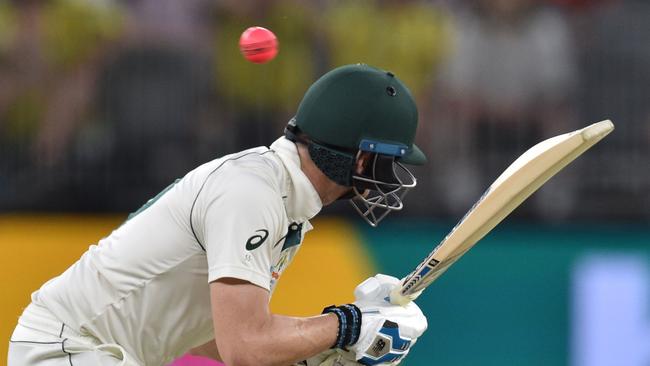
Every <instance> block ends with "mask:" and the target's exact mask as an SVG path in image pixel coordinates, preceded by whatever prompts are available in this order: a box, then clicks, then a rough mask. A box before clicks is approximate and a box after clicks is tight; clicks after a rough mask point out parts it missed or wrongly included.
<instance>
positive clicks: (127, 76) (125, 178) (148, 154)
mask: <svg viewBox="0 0 650 366" xmlns="http://www.w3.org/2000/svg"><path fill="white" fill-rule="evenodd" d="M125 9H126V10H127V11H128V18H127V21H126V32H125V36H124V37H123V39H122V42H121V43H120V45H119V47H118V48H117V49H115V50H114V52H113V54H112V55H111V57H108V58H107V60H106V66H105V67H104V68H103V69H102V71H101V79H100V80H101V81H100V85H99V93H100V96H99V98H98V107H99V118H100V120H101V125H102V128H103V130H102V134H103V135H104V136H109V137H111V146H110V153H109V156H108V161H107V162H108V166H102V165H99V166H95V168H98V169H100V171H101V172H107V173H110V174H111V175H112V176H111V177H110V178H109V177H106V176H104V175H98V178H99V180H98V181H96V182H95V184H96V185H101V184H102V182H103V181H105V180H106V179H107V178H108V179H111V180H112V184H111V187H110V192H108V194H107V195H105V196H106V197H109V198H108V202H107V205H108V208H109V209H111V210H123V211H128V210H131V209H133V208H135V207H137V206H136V205H137V203H136V202H142V201H143V200H145V199H147V197H150V196H152V195H153V194H154V193H155V192H157V191H158V190H160V189H161V188H162V187H165V186H166V185H168V184H169V183H170V182H172V181H173V180H174V179H175V178H178V177H179V176H180V175H182V174H183V173H184V172H185V171H186V170H187V169H190V168H191V167H193V166H195V165H196V164H198V162H199V161H203V160H206V159H211V158H214V157H216V156H219V155H221V154H222V153H223V152H224V151H223V149H222V147H221V144H220V143H219V139H218V138H217V136H218V135H219V134H218V133H215V127H218V126H219V122H220V121H214V120H209V119H212V118H215V116H214V113H213V111H212V107H213V106H212V105H211V104H212V102H213V101H212V99H211V98H212V97H213V95H212V87H211V86H212V85H211V84H210V81H211V80H212V79H213V73H212V63H211V57H212V52H211V48H210V46H211V44H212V31H211V29H212V28H211V20H212V19H211V18H210V14H211V9H212V5H211V2H210V1H206V0H190V1H180V2H179V1H160V0H155V1H154V0H138V1H128V2H125ZM215 119H216V118H215ZM207 120H209V121H207ZM203 137H206V138H208V137H209V138H212V140H211V141H210V140H204V139H203ZM222 141H225V139H222ZM208 145H209V146H208ZM89 147H91V148H92V146H91V145H89ZM96 163H100V164H101V163H102V160H101V159H99V160H98V161H97V162H96Z"/></svg>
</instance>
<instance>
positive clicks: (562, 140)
mask: <svg viewBox="0 0 650 366" xmlns="http://www.w3.org/2000/svg"><path fill="white" fill-rule="evenodd" d="M613 129H614V124H613V123H612V122H611V121H610V120H605V121H601V122H598V123H594V124H592V125H590V126H587V127H585V128H582V129H580V130H577V131H573V132H569V133H566V134H563V135H559V136H555V137H552V138H549V139H547V140H544V141H542V142H540V143H538V144H537V145H535V146H533V147H531V148H530V149H529V150H528V151H526V152H525V153H523V154H522V155H521V156H520V157H519V158H517V160H515V161H514V162H513V163H512V164H511V165H510V166H509V167H508V168H507V169H506V170H505V171H504V172H503V173H502V174H501V175H500V176H499V177H498V178H497V179H496V180H495V181H494V182H493V183H492V184H491V185H490V187H489V188H488V189H487V190H486V191H485V193H483V195H482V196H481V198H479V200H478V201H477V202H476V203H475V204H474V205H473V206H472V208H470V210H469V211H468V212H467V213H466V214H465V216H463V218H462V219H461V220H460V221H459V222H458V224H456V226H455V227H454V228H453V229H452V230H451V232H449V234H447V236H446V237H445V238H444V239H443V240H442V241H441V242H440V243H439V244H438V245H437V246H436V247H435V249H434V250H433V251H432V252H431V253H430V254H429V255H428V256H427V258H426V259H425V260H424V261H422V263H420V265H418V266H417V267H416V269H415V270H414V271H413V272H411V274H409V275H408V276H406V277H404V278H403V279H402V281H401V283H402V285H401V287H397V288H396V289H395V290H394V291H393V293H392V294H391V302H393V303H395V304H405V303H407V302H409V301H411V300H413V299H414V298H415V297H417V296H419V294H420V293H421V292H422V290H424V289H425V288H426V287H427V286H428V285H429V284H431V283H432V282H433V281H435V280H436V279H437V278H438V277H440V275H442V274H443V273H444V272H445V271H446V270H447V268H449V267H450V266H451V265H452V264H454V263H455V262H456V261H457V260H458V259H459V258H460V257H462V256H463V254H465V253H466V252H467V251H468V250H469V249H471V248H472V247H473V246H474V244H476V243H477V242H478V241H479V240H481V238H483V237H484V236H485V235H486V234H487V233H488V232H490V230H492V229H493V228H494V227H495V226H496V225H497V224H499V222H501V221H502V220H503V219H504V218H505V217H506V216H508V215H509V214H510V213H511V212H512V211H513V210H514V209H515V208H517V207H518V206H519V205H520V204H521V203H522V202H523V201H524V200H526V198H528V197H529V196H530V195H531V194H533V193H534V192H535V191H537V190H538V189H539V188H540V187H541V186H542V185H543V184H544V183H546V181H548V180H549V179H550V178H551V177H553V176H554V175H555V174H557V173H558V172H559V171H560V170H562V169H563V168H564V167H566V166H567V165H568V164H569V163H571V162H572V161H573V160H574V159H576V158H577V157H578V156H580V155H581V154H582V153H584V152H585V151H587V150H588V149H589V148H590V147H592V146H593V145H594V144H596V143H597V142H598V141H600V140H601V139H603V138H604V137H605V136H607V134H609V133H610V132H611V131H612V130H613Z"/></svg>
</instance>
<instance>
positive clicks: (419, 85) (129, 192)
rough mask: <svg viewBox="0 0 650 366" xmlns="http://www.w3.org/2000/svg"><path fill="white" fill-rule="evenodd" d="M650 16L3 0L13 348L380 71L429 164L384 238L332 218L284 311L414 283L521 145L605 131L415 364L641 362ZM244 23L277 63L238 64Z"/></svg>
mask: <svg viewBox="0 0 650 366" xmlns="http://www.w3.org/2000/svg"><path fill="white" fill-rule="evenodd" d="M649 20H650V3H648V2H647V1H644V0H609V1H606V0H602V1H595V0H593V1H589V0H554V1H551V0H548V1H542V0H499V1H493V0H464V1H442V0H437V1H435V0H430V1H414V0H410V1H397V0H393V1H391V0H381V1H380V0H375V1H372V0H364V1H355V2H346V1H324V0H321V1H316V0H314V1H306V0H304V1H299V0H278V1H253V0H224V1H211V0H184V1H178V0H136V1H118V0H115V1H111V0H0V246H1V248H2V250H3V255H2V256H1V257H0V271H2V278H3V280H2V281H3V285H2V288H3V294H4V299H3V301H2V309H1V311H0V314H1V315H0V316H1V319H0V324H1V326H0V336H1V337H2V338H3V339H6V340H8V338H9V335H10V333H11V330H12V328H13V326H14V325H15V322H16V319H17V317H18V315H19V314H20V311H21V309H22V308H23V307H24V306H25V305H26V304H27V303H28V302H29V294H30V293H31V292H32V291H33V290H35V289H37V288H38V286H39V285H40V284H42V283H43V282H44V281H45V280H47V279H49V278H51V277H52V276H55V275H56V274H58V273H60V272H61V271H62V270H64V269H65V268H66V267H67V266H69V265H70V264H71V263H72V262H73V261H74V260H76V258H78V257H79V255H80V254H81V253H82V252H83V251H84V250H85V249H86V248H87V247H88V245H90V244H92V243H95V242H96V241H97V240H98V239H99V238H101V237H102V236H105V235H107V234H108V233H110V231H111V229H112V228H114V227H116V226H117V225H119V223H120V222H121V221H122V220H123V219H124V218H125V217H126V214H127V213H128V212H130V211H134V210H135V209H137V208H138V207H139V206H140V205H141V204H142V203H143V202H144V201H146V200H147V199H148V198H150V197H152V196H154V195H155V194H156V193H157V192H158V191H159V190H161V189H162V188H163V187H165V186H167V185H168V184H169V182H171V181H173V180H174V179H175V178H177V177H180V176H182V175H184V174H185V173H186V172H187V171H188V170H190V169H192V168H193V167H195V166H196V165H198V164H200V163H202V162H205V161H208V160H211V159H213V158H215V157H218V156H221V155H223V154H226V153H230V152H234V151H237V150H240V149H243V148H246V147H250V146H257V145H268V144H270V143H271V142H272V141H273V140H274V139H275V138H276V137H277V136H279V134H280V133H281V131H282V128H283V125H284V124H285V123H286V121H287V120H288V119H289V118H290V117H291V116H292V114H293V113H294V112H295V109H296V106H297V104H298V102H299V101H300V97H301V95H302V94H303V93H304V91H305V90H306V88H307V87H308V85H309V84H310V83H311V82H312V81H313V80H315V79H316V78H317V77H318V76H319V75H320V74H322V73H324V72H326V71H327V70H329V69H331V68H333V67H335V66H339V65H342V64H346V63H356V62H364V63H368V64H371V65H375V66H378V67H381V68H384V69H387V70H391V71H393V72H394V73H395V74H396V75H397V76H398V77H400V78H401V79H403V80H404V81H405V82H406V83H407V85H409V86H410V88H411V90H412V92H413V94H414V96H415V97H416V99H417V101H418V105H419V108H420V128H419V132H418V136H417V140H418V144H419V146H422V147H424V148H425V150H426V152H427V154H428V155H429V156H430V157H431V159H430V161H429V164H428V165H427V166H425V167H422V168H418V169H417V170H416V174H417V176H418V178H419V184H418V187H417V188H416V189H415V191H414V192H412V193H410V194H409V196H408V197H407V199H406V209H405V210H404V212H402V213H399V214H394V215H393V217H390V218H388V219H387V220H386V222H385V223H382V225H380V227H379V228H378V229H371V228H369V227H366V226H365V224H364V223H363V222H362V221H361V220H360V219H359V218H357V217H355V216H354V213H353V212H352V210H351V209H350V208H349V207H348V205H346V204H345V203H340V204H338V205H335V206H334V207H328V208H326V209H325V212H324V214H323V217H322V218H319V219H318V220H316V222H315V227H316V230H315V231H314V232H312V233H310V235H309V236H308V238H307V240H306V243H305V246H304V247H303V250H302V251H301V254H300V256H299V257H298V258H297V260H296V262H295V263H294V265H293V266H292V267H291V268H290V269H289V270H288V271H287V273H286V274H285V276H283V280H282V281H280V283H279V285H278V291H277V293H276V296H274V300H273V304H272V305H273V308H274V309H275V310H276V311H280V312H283V313H286V314H296V315H299V314H303V315H307V314H313V313H316V312H319V311H320V309H321V308H322V307H323V306H324V305H329V304H331V303H336V302H343V301H350V300H351V298H350V297H351V291H352V289H353V288H354V286H355V285H356V284H357V283H358V282H360V281H361V280H362V279H364V278H365V277H366V276H368V275H371V274H373V273H375V272H377V271H380V272H384V273H389V274H393V275H396V276H403V275H405V274H406V273H407V272H408V271H410V270H411V269H412V267H413V265H415V264H416V263H418V262H419V261H420V260H421V258H422V257H423V256H424V255H426V254H427V253H428V252H429V251H430V249H431V247H432V245H433V244H435V243H436V242H437V241H438V240H440V239H441V238H442V237H443V236H444V234H445V233H446V232H447V231H449V229H451V227H453V224H454V223H455V221H457V220H458V219H459V218H460V217H461V216H462V214H463V213H464V212H465V211H466V210H467V209H468V208H469V207H470V206H471V204H472V203H473V202H474V201H475V200H476V199H477V198H478V197H479V195H480V193H481V192H482V190H483V189H484V188H485V187H486V186H487V185H488V184H489V182H491V181H492V180H493V179H494V178H496V176H497V175H498V174H499V173H500V172H501V171H502V170H503V169H504V168H505V167H506V166H507V165H508V163H509V162H511V161H512V160H513V159H514V158H515V157H516V156H518V155H519V154H520V153H522V152H523V151H524V150H525V149H526V148H527V147H529V146H531V145H532V144H533V143H535V142H536V141H539V140H541V139H543V138H546V137H549V136H553V135H556V134H559V133H562V132H566V131H569V130H573V129H576V128H579V127H582V126H584V125H586V124H588V123H591V122H595V121H598V120H601V119H605V118H611V119H612V120H613V121H614V122H615V123H616V126H617V129H616V131H615V132H614V133H613V134H612V135H610V136H609V137H608V138H607V139H606V140H605V141H604V142H603V143H602V144H601V145H599V146H597V147H596V148H595V149H594V150H593V151H590V152H589V153H588V154H586V155H585V156H583V157H582V158H581V159H580V160H579V161H577V162H576V163H575V164H573V165H572V166H571V167H570V168H568V169H567V170H566V171H564V172H562V173H561V174H560V175H559V176H557V177H556V178H554V179H553V180H552V181H551V182H549V184H548V185H547V186H545V187H544V188H543V189H542V190H541V191H540V192H538V193H537V194H535V195H534V196H533V197H531V199H530V200H529V201H528V202H526V203H525V204H524V205H523V206H522V207H520V208H519V209H518V210H517V211H516V212H515V213H514V214H513V215H512V217H510V218H508V219H507V220H506V221H505V222H504V223H502V224H501V225H500V226H499V227H498V228H497V229H496V230H495V231H494V232H492V233H491V234H490V235H489V236H488V237H487V238H486V239H485V240H484V241H483V242H481V244H480V245H479V246H477V247H476V248H474V249H473V250H472V251H471V252H470V253H469V254H468V255H467V256H466V257H465V258H463V260H462V261H460V262H459V263H458V265H456V266H455V267H453V268H452V270H450V272H449V273H447V274H445V276H444V277H443V278H441V279H440V280H439V281H438V282H436V283H435V284H434V285H433V286H432V287H431V288H430V289H428V290H427V292H426V293H425V294H424V295H423V296H422V297H421V300H420V301H419V303H420V306H421V307H422V308H423V310H424V311H425V312H426V313H427V315H428V317H429V321H430V327H429V331H428V332H427V333H426V334H425V335H424V336H423V337H422V339H421V340H420V342H419V343H418V345H417V346H416V347H415V348H414V349H413V352H412V355H411V356H409V358H408V360H407V361H406V362H405V364H407V365H410V366H413V365H468V364H479V365H520V364H526V365H571V366H598V365H603V366H604V365H629V366H636V365H639V366H640V365H647V364H648V363H650V227H649V226H648V223H649V221H650V159H649V153H650V147H649V146H650V123H649V122H650V103H648V102H649V101H648V96H649V95H650V93H649V92H650V51H649V50H650V48H648V44H650V21H649ZM251 25H262V26H266V27H269V28H271V29H273V30H274V31H275V32H276V34H277V35H278V37H279V39H280V54H279V56H278V57H277V59H275V60H274V61H272V62H271V63H269V64H266V65H252V64H249V63H246V62H245V61H244V60H243V59H242V57H241V55H240V54H239V52H238V48H237V41H238V37H239V34H240V33H241V31H242V30H243V29H245V28H246V27H248V26H251ZM5 344H6V343H5ZM5 354H6V352H5V351H2V350H0V363H4V362H5V358H4V357H5ZM188 362H189V361H188Z"/></svg>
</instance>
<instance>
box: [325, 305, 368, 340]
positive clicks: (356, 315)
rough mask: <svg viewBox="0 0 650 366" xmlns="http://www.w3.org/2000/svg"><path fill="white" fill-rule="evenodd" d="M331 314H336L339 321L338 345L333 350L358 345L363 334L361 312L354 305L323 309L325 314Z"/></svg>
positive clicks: (332, 306)
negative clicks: (360, 335)
mask: <svg viewBox="0 0 650 366" xmlns="http://www.w3.org/2000/svg"><path fill="white" fill-rule="evenodd" d="M329 313H333V314H335V315H336V317H337V318H338V320H339V330H338V334H337V336H336V343H334V345H333V346H332V348H345V347H347V346H352V345H353V344H355V343H357V341H358V340H359V334H360V333H361V310H359V308H358V307H357V306H356V305H354V304H345V305H341V306H334V305H331V306H328V307H326V308H325V309H323V314H329Z"/></svg>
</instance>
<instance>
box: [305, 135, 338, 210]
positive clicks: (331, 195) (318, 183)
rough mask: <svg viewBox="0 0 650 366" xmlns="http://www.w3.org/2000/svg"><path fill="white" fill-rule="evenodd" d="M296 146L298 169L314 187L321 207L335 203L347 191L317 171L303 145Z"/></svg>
mask: <svg viewBox="0 0 650 366" xmlns="http://www.w3.org/2000/svg"><path fill="white" fill-rule="evenodd" d="M296 146H297V148H298V156H300V168H301V169H302V171H303V173H305V175H306V176H307V179H309V181H310V182H311V184H312V185H313V186H314V189H316V192H318V196H319V197H320V200H321V202H322V203H323V206H327V205H329V204H330V203H332V202H334V201H336V200H337V199H338V198H339V197H341V196H342V195H343V194H345V193H346V192H347V191H348V190H349V188H347V187H343V186H341V185H338V184H336V183H335V182H334V181H333V180H331V179H329V178H328V177H327V176H326V175H325V174H323V172H321V171H320V169H318V167H317V166H316V164H314V162H313V161H312V160H311V158H310V157H309V151H308V150H307V147H306V146H304V145H303V144H296Z"/></svg>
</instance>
